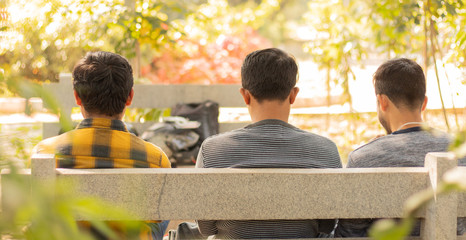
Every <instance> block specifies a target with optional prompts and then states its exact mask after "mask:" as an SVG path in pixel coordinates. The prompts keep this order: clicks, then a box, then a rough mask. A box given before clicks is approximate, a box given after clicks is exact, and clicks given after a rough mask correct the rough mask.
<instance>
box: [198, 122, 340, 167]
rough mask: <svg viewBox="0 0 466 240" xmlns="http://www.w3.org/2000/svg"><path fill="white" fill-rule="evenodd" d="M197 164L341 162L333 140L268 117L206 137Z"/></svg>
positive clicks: (310, 164) (324, 164) (326, 164)
mask: <svg viewBox="0 0 466 240" xmlns="http://www.w3.org/2000/svg"><path fill="white" fill-rule="evenodd" d="M197 167H205V168H228V167H232V168H341V162H340V156H339V154H338V150H337V148H336V146H335V143H333V142H332V141H330V140H329V139H327V138H325V137H322V136H319V135H317V134H313V133H309V132H306V131H303V130H301V129H299V128H296V127H294V126H292V125H291V124H288V123H286V122H283V121H280V120H275V119H267V120H263V121H260V122H257V123H254V124H251V125H248V126H246V127H245V128H242V129H238V130H234V131H231V132H228V133H224V134H220V135H217V136H214V137H212V138H210V139H206V141H205V142H204V143H203V145H202V149H201V151H200V153H199V157H198V163H197Z"/></svg>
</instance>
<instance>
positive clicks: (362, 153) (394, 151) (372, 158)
mask: <svg viewBox="0 0 466 240" xmlns="http://www.w3.org/2000/svg"><path fill="white" fill-rule="evenodd" d="M449 143H450V139H449V137H448V135H446V134H445V133H441V132H438V131H435V130H431V131H424V130H422V129H421V127H413V128H408V129H403V130H399V131H396V132H393V133H392V134H390V135H387V136H384V137H380V138H378V139H376V140H374V141H372V142H370V143H368V144H366V145H364V146H361V147H360V148H358V149H356V150H354V151H353V152H351V153H350V155H349V157H348V165H347V167H348V168H376V167H424V159H425V156H426V154H427V153H429V152H445V151H447V150H448V145H449ZM458 164H459V165H462V166H466V158H463V159H460V160H459V161H458ZM374 221H375V219H342V220H340V221H339V224H338V227H337V229H336V231H335V237H364V236H367V230H368V229H369V227H370V226H371V225H372V223H373V222H374ZM465 223H466V222H464V219H459V222H458V233H459V234H460V233H464V232H465V230H466V225H465ZM413 234H414V235H419V226H417V227H416V228H415V229H414V230H413Z"/></svg>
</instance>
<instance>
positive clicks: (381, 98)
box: [377, 94, 390, 112]
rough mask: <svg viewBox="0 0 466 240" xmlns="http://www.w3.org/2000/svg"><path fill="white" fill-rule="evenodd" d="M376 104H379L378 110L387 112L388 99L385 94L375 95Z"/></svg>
mask: <svg viewBox="0 0 466 240" xmlns="http://www.w3.org/2000/svg"><path fill="white" fill-rule="evenodd" d="M377 102H378V103H379V106H380V110H382V111H384V112H385V111H387V109H388V105H389V103H390V99H389V98H388V97H387V95H385V94H377Z"/></svg>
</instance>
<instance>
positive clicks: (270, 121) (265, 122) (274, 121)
mask: <svg viewBox="0 0 466 240" xmlns="http://www.w3.org/2000/svg"><path fill="white" fill-rule="evenodd" d="M262 125H282V126H285V127H288V128H292V129H298V128H297V127H295V126H293V125H291V124H289V123H287V122H284V121H282V120H279V119H265V120H261V121H259V122H255V123H252V124H249V125H247V126H246V127H245V128H251V127H257V126H262Z"/></svg>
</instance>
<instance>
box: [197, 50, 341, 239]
mask: <svg viewBox="0 0 466 240" xmlns="http://www.w3.org/2000/svg"><path fill="white" fill-rule="evenodd" d="M297 73H298V66H297V64H296V61H295V59H294V58H293V57H292V56H290V55H289V54H287V53H285V52H283V51H281V50H279V49H276V48H270V49H264V50H258V51H255V52H252V53H250V54H249V55H248V56H247V57H246V59H245V60H244V62H243V66H242V67H241V77H242V88H241V89H240V93H241V95H242V96H243V99H244V102H245V103H246V105H247V106H248V110H249V113H250V115H251V119H252V122H253V123H252V124H250V125H248V126H246V127H245V128H242V129H237V130H234V131H231V132H227V133H223V134H220V135H216V136H213V137H210V138H208V139H206V140H205V141H204V142H203V144H202V146H201V150H200V152H199V155H198V158H197V163H196V167H200V168H230V167H231V168H341V167H342V165H341V161H340V156H339V154H338V150H337V147H336V145H335V143H333V142H332V141H330V140H329V139H327V138H325V137H322V136H319V135H316V134H313V133H309V132H306V131H303V130H301V129H298V128H296V127H294V126H293V125H291V124H289V123H288V118H289V114H290V108H291V104H293V103H294V101H295V99H296V95H297V94H298V91H299V89H298V88H297V87H296V81H297ZM244 204H247V203H244ZM197 222H198V225H199V230H200V232H201V234H203V235H204V236H210V235H216V237H219V238H236V239H238V238H243V239H244V238H310V237H317V236H319V234H320V233H322V232H324V233H329V232H330V231H331V230H332V229H333V227H334V224H335V221H334V220H273V219H271V220H267V221H259V220H257V221H256V220H253V221H235V220H228V221H213V220H212V221H205V220H202V221H201V220H199V221H197Z"/></svg>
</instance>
